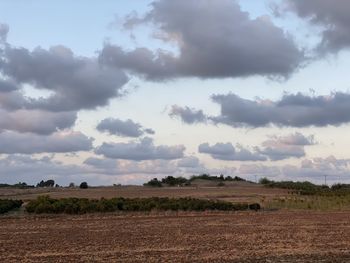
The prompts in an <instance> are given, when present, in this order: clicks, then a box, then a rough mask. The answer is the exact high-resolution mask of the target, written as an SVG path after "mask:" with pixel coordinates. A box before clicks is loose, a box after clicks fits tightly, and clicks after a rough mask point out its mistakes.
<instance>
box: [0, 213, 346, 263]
mask: <svg viewBox="0 0 350 263" xmlns="http://www.w3.org/2000/svg"><path fill="white" fill-rule="evenodd" d="M349 218H350V212H305V211H294V212H293V211H279V212H239V213H222V212H220V213H219V212H213V213H207V212H202V213H163V214H155V213H153V214H93V215H80V216H70V215H59V216H40V217H39V216H29V215H22V216H3V217H0V262H9V263H11V262H350V225H349Z"/></svg>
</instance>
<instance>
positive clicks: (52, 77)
mask: <svg viewBox="0 0 350 263" xmlns="http://www.w3.org/2000/svg"><path fill="white" fill-rule="evenodd" d="M0 72H1V73H2V74H3V75H4V76H6V77H8V78H11V79H13V80H15V81H16V82H17V83H20V84H29V85H31V86H33V87H34V88H36V89H39V90H49V91H52V92H53V95H51V96H49V97H48V98H39V99H31V100H23V101H24V102H26V103H25V105H23V106H25V107H27V108H35V109H45V110H49V111H73V110H81V109H94V108H96V107H98V106H104V105H106V104H107V103H108V101H109V99H111V98H114V97H117V96H121V95H122V91H121V89H122V86H123V85H124V84H125V83H126V82H127V81H128V78H127V77H126V75H125V74H124V73H123V72H122V71H120V70H117V69H110V68H107V67H103V66H102V65H100V64H99V63H98V61H97V60H96V59H95V58H88V57H78V56H76V55H74V54H73V52H72V51H71V50H70V49H69V48H67V47H64V46H54V47H51V48H50V49H48V50H46V49H42V48H39V47H38V48H36V49H34V50H33V51H30V50H28V49H25V48H15V47H12V46H10V45H7V46H6V47H5V48H4V50H3V52H2V55H1V56H0Z"/></svg>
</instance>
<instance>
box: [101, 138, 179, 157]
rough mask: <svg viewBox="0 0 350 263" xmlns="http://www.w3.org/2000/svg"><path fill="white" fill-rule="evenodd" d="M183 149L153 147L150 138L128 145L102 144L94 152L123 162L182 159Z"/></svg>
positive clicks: (177, 147) (163, 146) (176, 147)
mask: <svg viewBox="0 0 350 263" xmlns="http://www.w3.org/2000/svg"><path fill="white" fill-rule="evenodd" d="M184 150H185V147H184V146H183V145H177V146H165V145H161V146H155V145H154V143H153V140H152V139H151V138H148V137H146V138H143V139H141V140H139V141H134V142H128V143H103V144H102V145H101V146H100V147H98V148H97V149H96V150H95V153H96V154H99V155H104V156H105V157H108V158H111V159H125V160H134V161H142V160H155V159H163V160H172V159H179V158H182V157H183V154H184Z"/></svg>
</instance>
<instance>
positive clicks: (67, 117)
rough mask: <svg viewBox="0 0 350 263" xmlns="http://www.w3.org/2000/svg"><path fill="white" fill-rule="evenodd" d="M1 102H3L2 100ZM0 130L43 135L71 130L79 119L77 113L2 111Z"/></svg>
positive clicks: (0, 111) (0, 113) (0, 112)
mask: <svg viewBox="0 0 350 263" xmlns="http://www.w3.org/2000/svg"><path fill="white" fill-rule="evenodd" d="M0 101H1V100H0ZM0 115H1V118H0V130H12V131H17V132H21V133H24V132H31V133H36V134H41V135H47V134H51V133H53V132H56V131H57V130H63V129H66V128H70V127H72V126H73V125H74V123H75V120H76V118H77V114H76V112H58V113H55V112H46V111H40V110H17V111H12V112H8V111H4V110H1V109H0Z"/></svg>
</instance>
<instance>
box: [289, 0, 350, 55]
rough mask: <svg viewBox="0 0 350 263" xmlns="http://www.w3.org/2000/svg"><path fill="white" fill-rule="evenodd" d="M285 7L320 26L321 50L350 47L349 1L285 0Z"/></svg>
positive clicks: (328, 50)
mask: <svg viewBox="0 0 350 263" xmlns="http://www.w3.org/2000/svg"><path fill="white" fill-rule="evenodd" d="M285 3H287V5H286V7H285V8H286V9H288V10H292V11H294V12H295V13H296V14H297V15H298V16H299V17H301V18H304V19H307V20H308V21H309V22H310V23H312V24H314V25H318V26H321V27H322V30H323V32H322V41H321V43H320V45H319V47H318V49H319V50H320V51H322V52H333V53H335V52H338V51H339V50H341V49H344V48H346V49H348V48H349V47H350V18H349V12H350V3H349V2H348V1H344V0H333V1H329V0H307V1H304V0H285Z"/></svg>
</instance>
